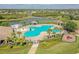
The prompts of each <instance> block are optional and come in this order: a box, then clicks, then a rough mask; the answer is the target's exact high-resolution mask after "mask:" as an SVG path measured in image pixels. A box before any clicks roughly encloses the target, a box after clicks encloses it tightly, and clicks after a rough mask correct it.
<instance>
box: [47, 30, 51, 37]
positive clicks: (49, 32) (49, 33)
mask: <svg viewBox="0 0 79 59" xmlns="http://www.w3.org/2000/svg"><path fill="white" fill-rule="evenodd" d="M47 33H48V38H50V36H51V33H52V29H48V31H47Z"/></svg>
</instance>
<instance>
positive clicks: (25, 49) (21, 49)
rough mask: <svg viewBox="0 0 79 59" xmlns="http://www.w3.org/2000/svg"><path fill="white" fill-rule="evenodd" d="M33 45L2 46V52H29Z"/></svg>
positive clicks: (0, 51)
mask: <svg viewBox="0 0 79 59" xmlns="http://www.w3.org/2000/svg"><path fill="white" fill-rule="evenodd" d="M30 48H31V45H28V46H14V47H13V48H10V47H9V46H2V47H0V54H27V53H28V51H29V49H30Z"/></svg>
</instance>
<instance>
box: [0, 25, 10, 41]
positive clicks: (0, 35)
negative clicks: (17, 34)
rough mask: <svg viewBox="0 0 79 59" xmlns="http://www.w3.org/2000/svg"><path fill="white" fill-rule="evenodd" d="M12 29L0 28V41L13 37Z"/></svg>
mask: <svg viewBox="0 0 79 59" xmlns="http://www.w3.org/2000/svg"><path fill="white" fill-rule="evenodd" d="M11 32H12V29H11V27H4V26H0V40H3V39H5V38H7V37H8V36H10V35H11Z"/></svg>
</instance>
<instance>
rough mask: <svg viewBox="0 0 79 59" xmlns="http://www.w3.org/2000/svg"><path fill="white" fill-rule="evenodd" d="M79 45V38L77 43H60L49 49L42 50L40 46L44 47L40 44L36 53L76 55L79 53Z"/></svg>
mask: <svg viewBox="0 0 79 59" xmlns="http://www.w3.org/2000/svg"><path fill="white" fill-rule="evenodd" d="M49 43H50V42H49ZM52 43H53V42H52ZM78 45H79V38H78V39H77V41H76V42H73V43H67V42H59V43H56V44H53V45H52V46H51V47H49V48H40V46H42V45H41V43H40V45H39V47H38V49H37V52H36V53H37V54H74V53H79V46H78Z"/></svg>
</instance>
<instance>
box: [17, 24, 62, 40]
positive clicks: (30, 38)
mask: <svg viewBox="0 0 79 59" xmlns="http://www.w3.org/2000/svg"><path fill="white" fill-rule="evenodd" d="M42 25H53V26H55V27H58V28H61V26H59V25H55V24H38V25H28V26H24V27H22V28H19V29H17V31H21V32H22V33H24V32H27V31H28V30H29V27H30V26H36V27H39V26H42ZM47 35H48V33H47V32H41V33H40V35H39V36H35V37H26V39H27V40H32V41H33V40H42V39H44V38H45V37H46V36H47Z"/></svg>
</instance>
